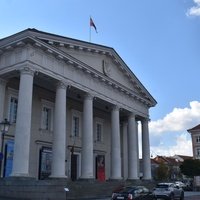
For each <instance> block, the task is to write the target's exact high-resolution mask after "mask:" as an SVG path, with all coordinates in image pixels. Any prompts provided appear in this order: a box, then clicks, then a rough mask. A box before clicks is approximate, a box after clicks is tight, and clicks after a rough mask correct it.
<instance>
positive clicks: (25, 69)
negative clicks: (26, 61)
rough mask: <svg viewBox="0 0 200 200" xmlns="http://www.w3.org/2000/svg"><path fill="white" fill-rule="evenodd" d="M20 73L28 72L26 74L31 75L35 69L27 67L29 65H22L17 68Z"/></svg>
mask: <svg viewBox="0 0 200 200" xmlns="http://www.w3.org/2000/svg"><path fill="white" fill-rule="evenodd" d="M19 71H20V73H21V74H28V75H31V76H34V73H35V71H36V70H35V69H33V68H31V67H29V66H24V67H21V68H20V69H19Z"/></svg>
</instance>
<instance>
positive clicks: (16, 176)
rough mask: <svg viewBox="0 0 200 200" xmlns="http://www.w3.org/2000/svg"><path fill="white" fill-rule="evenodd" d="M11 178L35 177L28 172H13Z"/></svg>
mask: <svg viewBox="0 0 200 200" xmlns="http://www.w3.org/2000/svg"><path fill="white" fill-rule="evenodd" d="M10 178H22V179H23V178H24V179H35V177H33V176H30V174H26V173H12V174H11V175H10Z"/></svg>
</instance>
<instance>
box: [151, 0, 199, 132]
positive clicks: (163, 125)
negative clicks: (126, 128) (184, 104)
mask: <svg viewBox="0 0 200 200" xmlns="http://www.w3.org/2000/svg"><path fill="white" fill-rule="evenodd" d="M199 1H200V0H199ZM198 123H200V102H198V101H192V102H190V107H189V108H174V109H173V111H172V112H171V113H169V114H167V115H166V116H165V117H164V118H163V119H159V120H157V121H151V122H150V123H149V131H150V134H151V135H161V134H162V133H164V132H178V131H179V132H181V131H185V130H187V129H189V128H192V127H193V126H196V125H197V124H198Z"/></svg>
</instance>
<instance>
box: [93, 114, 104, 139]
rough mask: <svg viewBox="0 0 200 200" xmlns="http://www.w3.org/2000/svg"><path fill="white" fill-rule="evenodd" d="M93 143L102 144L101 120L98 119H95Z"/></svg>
mask: <svg viewBox="0 0 200 200" xmlns="http://www.w3.org/2000/svg"><path fill="white" fill-rule="evenodd" d="M94 133H95V141H96V142H103V120H102V119H100V118H95V129H94Z"/></svg>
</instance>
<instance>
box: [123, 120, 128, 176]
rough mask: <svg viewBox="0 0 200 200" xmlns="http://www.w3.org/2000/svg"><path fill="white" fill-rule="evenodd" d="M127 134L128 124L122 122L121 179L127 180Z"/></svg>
mask: <svg viewBox="0 0 200 200" xmlns="http://www.w3.org/2000/svg"><path fill="white" fill-rule="evenodd" d="M127 132H128V123H127V121H125V122H123V149H122V151H123V167H122V169H123V175H122V176H123V178H124V179H127V178H128V156H127V155H128V145H127V144H128V139H127Z"/></svg>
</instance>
